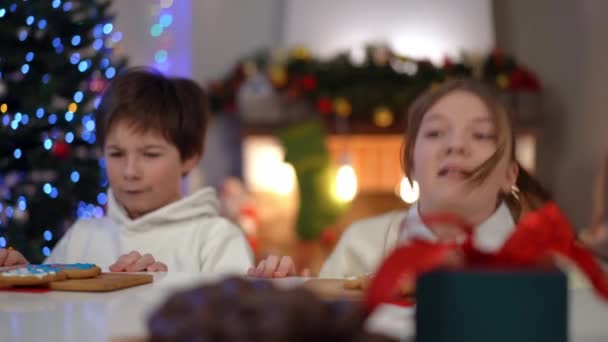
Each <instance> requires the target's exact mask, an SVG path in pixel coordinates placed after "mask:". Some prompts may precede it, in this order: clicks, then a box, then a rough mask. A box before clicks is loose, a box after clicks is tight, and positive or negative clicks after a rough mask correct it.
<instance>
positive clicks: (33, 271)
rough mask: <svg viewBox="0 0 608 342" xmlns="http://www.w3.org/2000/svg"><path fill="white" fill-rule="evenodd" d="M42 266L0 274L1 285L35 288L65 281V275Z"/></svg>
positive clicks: (31, 266) (22, 268)
mask: <svg viewBox="0 0 608 342" xmlns="http://www.w3.org/2000/svg"><path fill="white" fill-rule="evenodd" d="M40 266H42V265H27V266H22V267H19V268H15V269H12V270H8V271H4V272H0V283H2V284H4V285H8V286H34V285H43V284H48V283H49V282H51V281H56V280H62V279H65V275H63V274H60V273H59V272H58V271H56V270H53V269H49V268H48V267H40Z"/></svg>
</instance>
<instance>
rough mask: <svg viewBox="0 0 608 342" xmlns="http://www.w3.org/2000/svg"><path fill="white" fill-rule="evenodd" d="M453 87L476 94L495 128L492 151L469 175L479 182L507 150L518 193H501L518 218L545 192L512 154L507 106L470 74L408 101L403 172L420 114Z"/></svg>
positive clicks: (542, 199) (538, 202) (512, 137)
mask: <svg viewBox="0 0 608 342" xmlns="http://www.w3.org/2000/svg"><path fill="white" fill-rule="evenodd" d="M455 91H464V92H468V93H470V94H473V95H475V96H477V97H478V98H479V99H480V100H481V101H482V102H483V103H484V105H485V106H486V107H487V109H488V111H489V113H490V116H491V117H490V119H491V120H492V123H493V124H494V127H495V129H496V151H495V152H494V154H493V155H492V156H490V158H488V159H487V160H486V161H484V162H483V163H482V164H481V165H479V166H478V167H477V168H476V169H475V170H474V171H473V173H472V176H471V179H470V181H471V182H472V185H475V184H480V183H483V181H484V180H485V179H486V178H487V177H488V176H489V174H490V173H491V172H492V170H494V168H495V167H496V165H497V164H498V163H499V162H500V160H501V159H502V158H503V156H504V155H505V153H509V156H510V160H511V161H512V162H516V163H517V165H518V167H519V174H518V177H517V182H516V187H517V189H519V193H518V194H517V196H518V198H516V197H514V196H511V194H501V196H502V197H503V199H504V200H505V202H506V203H507V205H508V206H509V208H510V209H511V212H512V214H513V216H514V218H515V219H518V218H519V217H520V216H521V214H522V213H524V212H526V211H528V210H534V209H536V208H538V207H540V205H542V204H543V203H544V202H545V201H547V200H549V199H550V195H549V193H548V192H547V191H546V190H545V189H544V188H543V187H542V186H541V185H540V183H539V182H538V181H537V180H535V179H534V178H533V177H532V176H531V175H530V174H529V173H528V172H527V171H526V170H525V169H524V168H523V167H521V165H519V163H518V162H517V159H516V158H515V133H514V130H513V123H512V116H511V113H510V112H509V110H508V108H507V107H506V106H505V105H504V103H502V102H501V101H500V99H499V96H498V90H497V89H494V88H491V87H489V86H488V85H486V84H484V83H482V82H481V81H478V80H475V79H471V78H460V79H453V80H449V81H446V82H444V83H443V84H441V85H440V86H438V87H435V88H430V89H428V90H427V91H426V92H424V93H422V94H421V95H420V96H419V97H418V98H417V99H416V100H415V101H414V102H413V103H412V105H411V106H410V108H409V110H408V124H407V128H406V132H405V146H404V148H403V155H402V159H401V162H402V166H403V170H404V172H405V174H406V175H407V176H408V177H409V178H411V176H410V175H411V174H412V168H413V163H414V161H413V158H414V147H415V146H416V137H417V136H418V131H419V130H420V126H421V124H422V119H423V118H424V115H425V114H426V113H427V112H428V110H429V109H430V108H431V107H432V106H433V105H434V104H435V103H437V102H438V101H439V100H440V99H442V98H443V97H445V96H446V95H448V94H450V93H452V92H455ZM411 181H413V180H410V182H411Z"/></svg>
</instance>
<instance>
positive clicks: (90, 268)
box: [41, 263, 101, 279]
mask: <svg viewBox="0 0 608 342" xmlns="http://www.w3.org/2000/svg"><path fill="white" fill-rule="evenodd" d="M41 266H48V267H50V268H52V269H55V270H57V271H58V272H61V273H63V274H65V275H66V276H67V278H68V279H84V278H93V277H96V276H98V275H99V274H100V273H101V268H99V267H98V266H97V265H95V264H81V263H76V264H48V265H41Z"/></svg>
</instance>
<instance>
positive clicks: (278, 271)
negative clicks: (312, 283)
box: [247, 255, 310, 278]
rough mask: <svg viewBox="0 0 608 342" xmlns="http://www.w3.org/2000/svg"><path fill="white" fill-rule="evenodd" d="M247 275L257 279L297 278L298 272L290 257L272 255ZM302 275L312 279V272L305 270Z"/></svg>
mask: <svg viewBox="0 0 608 342" xmlns="http://www.w3.org/2000/svg"><path fill="white" fill-rule="evenodd" d="M247 275H249V276H250V277H257V278H284V277H293V276H297V272H296V266H295V263H294V262H293V259H292V258H291V257H290V256H283V257H278V256H276V255H270V256H269V257H267V258H266V259H264V260H262V261H260V263H259V264H258V265H257V266H256V267H251V268H249V270H248V271H247ZM301 275H302V276H303V277H310V270H308V269H304V270H303V271H302V274H301Z"/></svg>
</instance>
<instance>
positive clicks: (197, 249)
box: [45, 188, 253, 274]
mask: <svg viewBox="0 0 608 342" xmlns="http://www.w3.org/2000/svg"><path fill="white" fill-rule="evenodd" d="M131 251H137V252H139V253H141V254H142V255H143V254H145V253H150V254H151V255H152V256H153V257H154V258H155V260H156V261H160V262H163V263H165V264H166V265H167V268H168V270H169V271H170V272H171V271H181V272H205V273H213V274H227V273H238V274H246V272H247V269H248V268H249V267H250V266H251V265H252V262H253V261H252V253H251V249H250V248H249V244H248V243H247V240H246V239H245V236H244V234H243V233H242V231H241V230H240V229H239V228H238V227H236V226H235V225H234V224H232V223H231V222H229V221H228V220H226V219H224V218H222V217H220V216H219V215H218V201H217V196H216V194H215V191H214V190H213V189H212V188H204V189H201V190H199V191H197V192H195V193H193V194H191V195H189V196H187V197H185V198H182V199H181V200H179V201H176V202H173V203H171V204H169V205H167V206H164V207H162V208H159V209H157V210H155V211H153V212H150V213H148V214H146V215H144V216H141V217H139V218H137V219H131V218H129V216H128V215H127V213H126V211H125V209H124V208H123V207H122V206H121V205H120V204H119V203H117V202H116V199H115V198H114V196H113V194H112V192H111V191H108V212H107V216H105V217H103V218H99V219H88V220H85V219H81V220H78V221H77V222H76V223H75V224H74V225H73V226H72V227H71V228H70V229H69V230H68V231H67V232H66V234H65V235H64V236H63V237H62V238H61V240H60V241H59V243H58V244H57V245H56V246H55V248H54V249H53V251H52V253H51V255H50V256H49V257H48V258H47V260H46V261H45V262H46V263H76V262H84V263H95V264H97V265H99V266H100V267H102V268H104V269H105V268H107V267H108V266H110V265H111V264H113V263H114V262H115V261H116V260H117V259H118V257H119V256H120V255H122V254H125V253H129V252H131Z"/></svg>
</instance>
